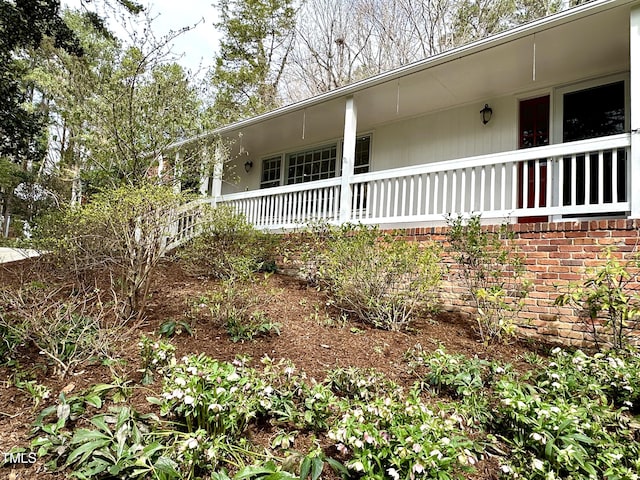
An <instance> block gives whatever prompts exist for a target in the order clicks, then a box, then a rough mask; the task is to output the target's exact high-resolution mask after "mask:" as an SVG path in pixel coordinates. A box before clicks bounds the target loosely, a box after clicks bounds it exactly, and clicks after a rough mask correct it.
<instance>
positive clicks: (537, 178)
mask: <svg viewBox="0 0 640 480" xmlns="http://www.w3.org/2000/svg"><path fill="white" fill-rule="evenodd" d="M630 144H631V141H630V135H629V134H621V135H614V136H610V137H605V138H598V139H589V140H583V141H578V142H570V143H564V144H559V145H549V146H544V147H536V148H531V149H525V150H516V151H511V152H503V153H497V154H492V155H483V156H477V157H470V158H465V159H459V160H453V161H446V162H435V163H427V164H423V165H418V166H412V167H404V168H396V169H390V170H383V171H379V172H372V173H365V174H360V175H354V176H353V177H351V179H350V182H349V185H350V188H351V198H352V201H351V205H350V208H349V209H348V210H347V213H348V215H347V218H348V219H349V221H350V222H353V223H358V222H361V223H366V224H380V225H398V224H427V223H431V224H434V223H436V224H438V223H439V224H442V223H443V222H444V217H445V216H446V215H448V214H472V213H480V214H482V217H483V219H492V218H493V219H500V221H502V220H503V219H504V218H506V217H509V218H511V219H515V218H522V217H525V218H534V219H535V220H537V221H540V220H541V219H542V218H541V217H547V218H549V219H550V220H555V219H560V218H566V217H568V216H572V217H579V216H585V215H590V214H602V215H612V214H624V213H625V212H628V211H629V210H630V195H631V192H630V185H629V177H630V176H629V158H630V155H629V148H630ZM218 202H223V203H226V204H231V205H233V206H234V208H235V209H236V210H237V211H238V212H240V213H242V214H244V215H245V216H246V218H247V219H248V221H249V222H250V223H252V224H253V225H255V226H257V227H258V228H262V229H291V228H295V227H297V226H300V225H304V224H307V223H309V222H312V221H318V220H324V221H328V222H331V223H338V222H339V211H340V206H341V205H340V178H334V179H329V180H321V181H318V182H309V183H302V184H297V185H289V186H283V187H276V188H269V189H264V190H257V191H251V192H241V193H234V194H231V195H224V196H222V197H220V198H219V199H218ZM343 213H344V209H343Z"/></svg>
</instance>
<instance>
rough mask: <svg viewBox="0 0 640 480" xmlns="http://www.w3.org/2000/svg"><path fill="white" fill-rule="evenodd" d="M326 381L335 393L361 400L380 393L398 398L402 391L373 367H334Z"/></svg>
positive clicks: (374, 396)
mask: <svg viewBox="0 0 640 480" xmlns="http://www.w3.org/2000/svg"><path fill="white" fill-rule="evenodd" d="M326 381H327V383H328V384H329V386H330V387H331V389H332V390H333V391H334V392H335V393H336V395H339V396H341V397H344V398H352V399H356V400H362V401H367V400H371V399H374V398H376V397H379V396H381V395H382V394H386V395H392V396H393V397H394V398H398V396H399V395H400V394H401V392H402V389H401V388H400V386H399V385H397V384H396V383H394V382H392V381H391V380H389V379H387V377H386V376H385V375H384V374H382V373H380V372H377V371H376V370H374V369H363V368H356V367H348V368H334V369H333V370H330V371H329V372H328V373H327V380H326Z"/></svg>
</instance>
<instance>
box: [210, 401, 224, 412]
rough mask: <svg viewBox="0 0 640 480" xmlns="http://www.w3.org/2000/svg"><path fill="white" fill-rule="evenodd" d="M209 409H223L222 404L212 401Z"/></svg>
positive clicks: (218, 410) (215, 410) (214, 410)
mask: <svg viewBox="0 0 640 480" xmlns="http://www.w3.org/2000/svg"><path fill="white" fill-rule="evenodd" d="M207 410H211V411H213V412H214V413H218V412H221V411H222V405H220V404H219V403H212V404H211V405H209V407H208V408H207Z"/></svg>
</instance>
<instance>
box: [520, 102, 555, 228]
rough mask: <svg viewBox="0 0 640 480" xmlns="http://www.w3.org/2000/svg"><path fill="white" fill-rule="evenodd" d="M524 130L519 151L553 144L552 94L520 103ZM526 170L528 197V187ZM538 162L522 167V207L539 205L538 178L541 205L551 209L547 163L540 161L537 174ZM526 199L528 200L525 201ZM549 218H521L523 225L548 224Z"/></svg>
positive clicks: (521, 165) (522, 129) (521, 121)
mask: <svg viewBox="0 0 640 480" xmlns="http://www.w3.org/2000/svg"><path fill="white" fill-rule="evenodd" d="M519 114H520V117H519V118H520V128H519V131H518V148H532V147H540V146H543V145H549V95H546V96H544V97H537V98H531V99H529V100H523V101H521V102H520V112H519ZM525 168H526V173H527V175H526V181H527V188H526V195H525V188H524V181H525V175H524V172H525ZM535 168H536V162H535V161H534V160H530V161H528V162H524V163H521V164H520V165H519V166H518V208H525V207H535V206H536V198H535V192H536V188H535V187H536V185H535V182H536V178H538V179H539V182H540V185H539V189H538V191H539V198H538V201H539V203H538V206H540V207H546V206H547V161H546V159H540V161H539V162H538V172H537V175H536V171H535ZM525 196H526V198H524V197H525ZM548 220H549V218H548V217H546V216H535V217H520V218H518V222H519V223H529V222H547V221H548Z"/></svg>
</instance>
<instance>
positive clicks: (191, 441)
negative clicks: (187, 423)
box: [187, 438, 198, 450]
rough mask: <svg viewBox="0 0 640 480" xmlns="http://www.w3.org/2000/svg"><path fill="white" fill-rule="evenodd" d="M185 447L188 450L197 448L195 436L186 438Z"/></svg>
mask: <svg viewBox="0 0 640 480" xmlns="http://www.w3.org/2000/svg"><path fill="white" fill-rule="evenodd" d="M187 448H188V449H190V450H195V449H196V448H198V440H197V439H195V438H190V439H189V440H187Z"/></svg>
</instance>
